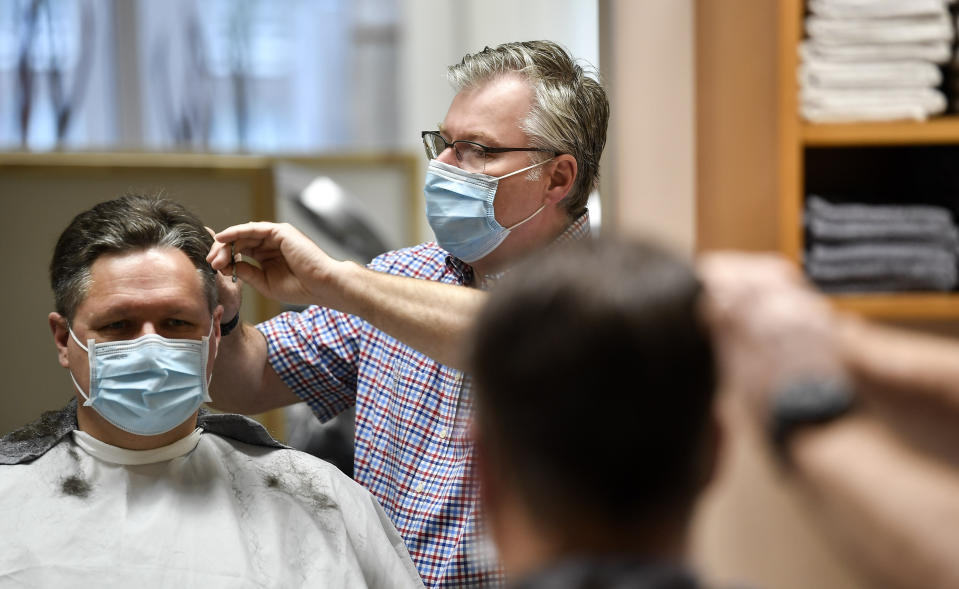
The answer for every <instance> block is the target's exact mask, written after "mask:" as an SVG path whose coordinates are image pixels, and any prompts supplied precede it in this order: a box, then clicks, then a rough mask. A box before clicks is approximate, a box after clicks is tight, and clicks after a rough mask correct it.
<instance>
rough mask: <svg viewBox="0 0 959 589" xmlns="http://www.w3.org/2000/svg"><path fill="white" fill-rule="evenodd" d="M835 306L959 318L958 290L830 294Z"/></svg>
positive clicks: (879, 315) (889, 315)
mask: <svg viewBox="0 0 959 589" xmlns="http://www.w3.org/2000/svg"><path fill="white" fill-rule="evenodd" d="M829 298H830V300H831V301H832V302H833V304H834V305H835V306H836V308H838V309H840V310H843V311H850V312H853V313H858V314H860V315H864V316H866V317H872V318H875V319H934V320H943V319H951V320H957V319H959V293H880V294H850V295H831V296H830V297H829Z"/></svg>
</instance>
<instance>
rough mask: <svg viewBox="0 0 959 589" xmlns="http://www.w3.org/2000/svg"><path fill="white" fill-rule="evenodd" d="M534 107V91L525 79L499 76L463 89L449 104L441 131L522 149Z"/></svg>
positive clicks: (517, 76)
mask: <svg viewBox="0 0 959 589" xmlns="http://www.w3.org/2000/svg"><path fill="white" fill-rule="evenodd" d="M532 104H533V90H532V88H531V87H530V85H529V83H528V82H527V81H526V80H525V79H524V78H523V77H522V76H520V75H518V74H506V75H500V76H497V77H495V78H492V79H490V80H486V81H484V82H480V83H478V84H474V85H472V86H469V87H466V88H464V89H462V90H460V92H459V93H457V95H456V96H455V97H454V98H453V102H452V103H451V104H450V108H449V111H448V112H447V113H446V118H445V119H444V121H443V124H442V130H443V131H444V132H445V133H448V134H449V135H450V136H451V137H452V138H453V139H469V140H473V141H479V142H480V143H483V142H484V141H488V142H489V145H491V146H507V144H509V146H516V145H520V146H521V145H522V144H523V142H525V141H526V134H525V133H524V132H523V128H522V125H523V121H524V120H525V119H526V117H527V115H528V114H529V111H530V108H531V106H532ZM516 142H519V143H516ZM513 144H515V145H513Z"/></svg>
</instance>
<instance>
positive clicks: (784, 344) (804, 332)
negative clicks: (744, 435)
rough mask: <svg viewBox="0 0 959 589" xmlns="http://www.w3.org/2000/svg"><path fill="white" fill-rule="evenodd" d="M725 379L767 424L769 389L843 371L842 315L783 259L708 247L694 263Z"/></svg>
mask: <svg viewBox="0 0 959 589" xmlns="http://www.w3.org/2000/svg"><path fill="white" fill-rule="evenodd" d="M698 270H699V274H700V277H701V278H702V280H703V282H704V283H705V285H706V293H707V296H706V304H705V308H706V309H705V310H706V318H707V321H708V322H709V324H710V328H711V330H712V331H713V334H714V338H715V341H716V345H717V351H718V360H719V362H720V365H721V368H722V373H723V375H724V378H725V380H726V386H727V387H728V388H730V389H731V390H732V391H734V394H738V395H741V396H742V397H743V398H744V399H745V401H746V402H747V405H748V408H749V410H750V411H751V412H752V413H753V414H754V415H755V416H756V418H757V419H759V420H760V423H765V419H766V418H767V416H768V412H767V411H768V404H769V398H770V395H771V394H772V393H773V392H775V391H776V390H777V388H778V387H780V386H783V385H784V384H786V383H789V382H792V381H796V380H802V379H807V378H829V379H832V378H837V379H842V378H845V371H844V369H843V367H842V361H841V358H840V354H839V344H838V323H839V320H840V318H839V316H838V315H837V314H836V313H835V312H834V311H833V309H832V307H831V305H830V304H829V301H828V300H826V298H825V297H823V296H822V295H820V294H819V293H817V292H816V291H814V290H813V289H812V288H811V287H810V286H809V284H808V283H806V281H805V280H804V278H803V277H802V276H801V275H800V274H799V272H798V271H797V270H796V268H795V266H793V265H792V264H791V263H790V262H788V261H787V260H785V259H783V258H781V257H779V256H773V255H756V254H741V253H713V254H707V255H705V256H703V257H702V258H701V259H700V261H699V263H698Z"/></svg>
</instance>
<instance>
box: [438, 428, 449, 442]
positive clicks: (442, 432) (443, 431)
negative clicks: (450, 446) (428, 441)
mask: <svg viewBox="0 0 959 589" xmlns="http://www.w3.org/2000/svg"><path fill="white" fill-rule="evenodd" d="M437 433H438V434H439V436H440V439H441V440H445V439H446V436H447V435H448V434H449V431H448V430H447V429H446V428H445V427H444V428H440V431H439V432H437Z"/></svg>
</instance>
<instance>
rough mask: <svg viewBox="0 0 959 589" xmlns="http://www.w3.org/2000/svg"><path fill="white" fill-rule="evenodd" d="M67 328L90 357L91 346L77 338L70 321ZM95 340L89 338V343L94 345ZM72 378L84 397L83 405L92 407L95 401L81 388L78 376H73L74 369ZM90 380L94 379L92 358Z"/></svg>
mask: <svg viewBox="0 0 959 589" xmlns="http://www.w3.org/2000/svg"><path fill="white" fill-rule="evenodd" d="M67 330H69V331H70V337H72V338H73V341H75V342H77V345H78V346H80V349H81V350H83V351H84V352H86V353H87V357H88V358H89V357H90V348H89V347H87V346H85V345H83V344H82V343H80V340H79V339H77V334H75V333H73V328H72V327H70V324H69V323H67ZM94 341H95V340H93V339H90V340H87V344H89V345H90V346H92V345H93V344H94ZM70 380H72V381H73V386H75V387H76V388H77V391H79V393H80V396H81V397H83V400H84V403H83V406H84V407H90V406H92V405H93V401H92V400H91V399H90V397H88V396H87V394H86V393H84V392H83V389H81V388H80V383H78V382H77V379H76V377H74V376H73V371H72V370H71V371H70ZM90 381H91V382H92V381H93V361H92V359H91V360H90Z"/></svg>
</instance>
